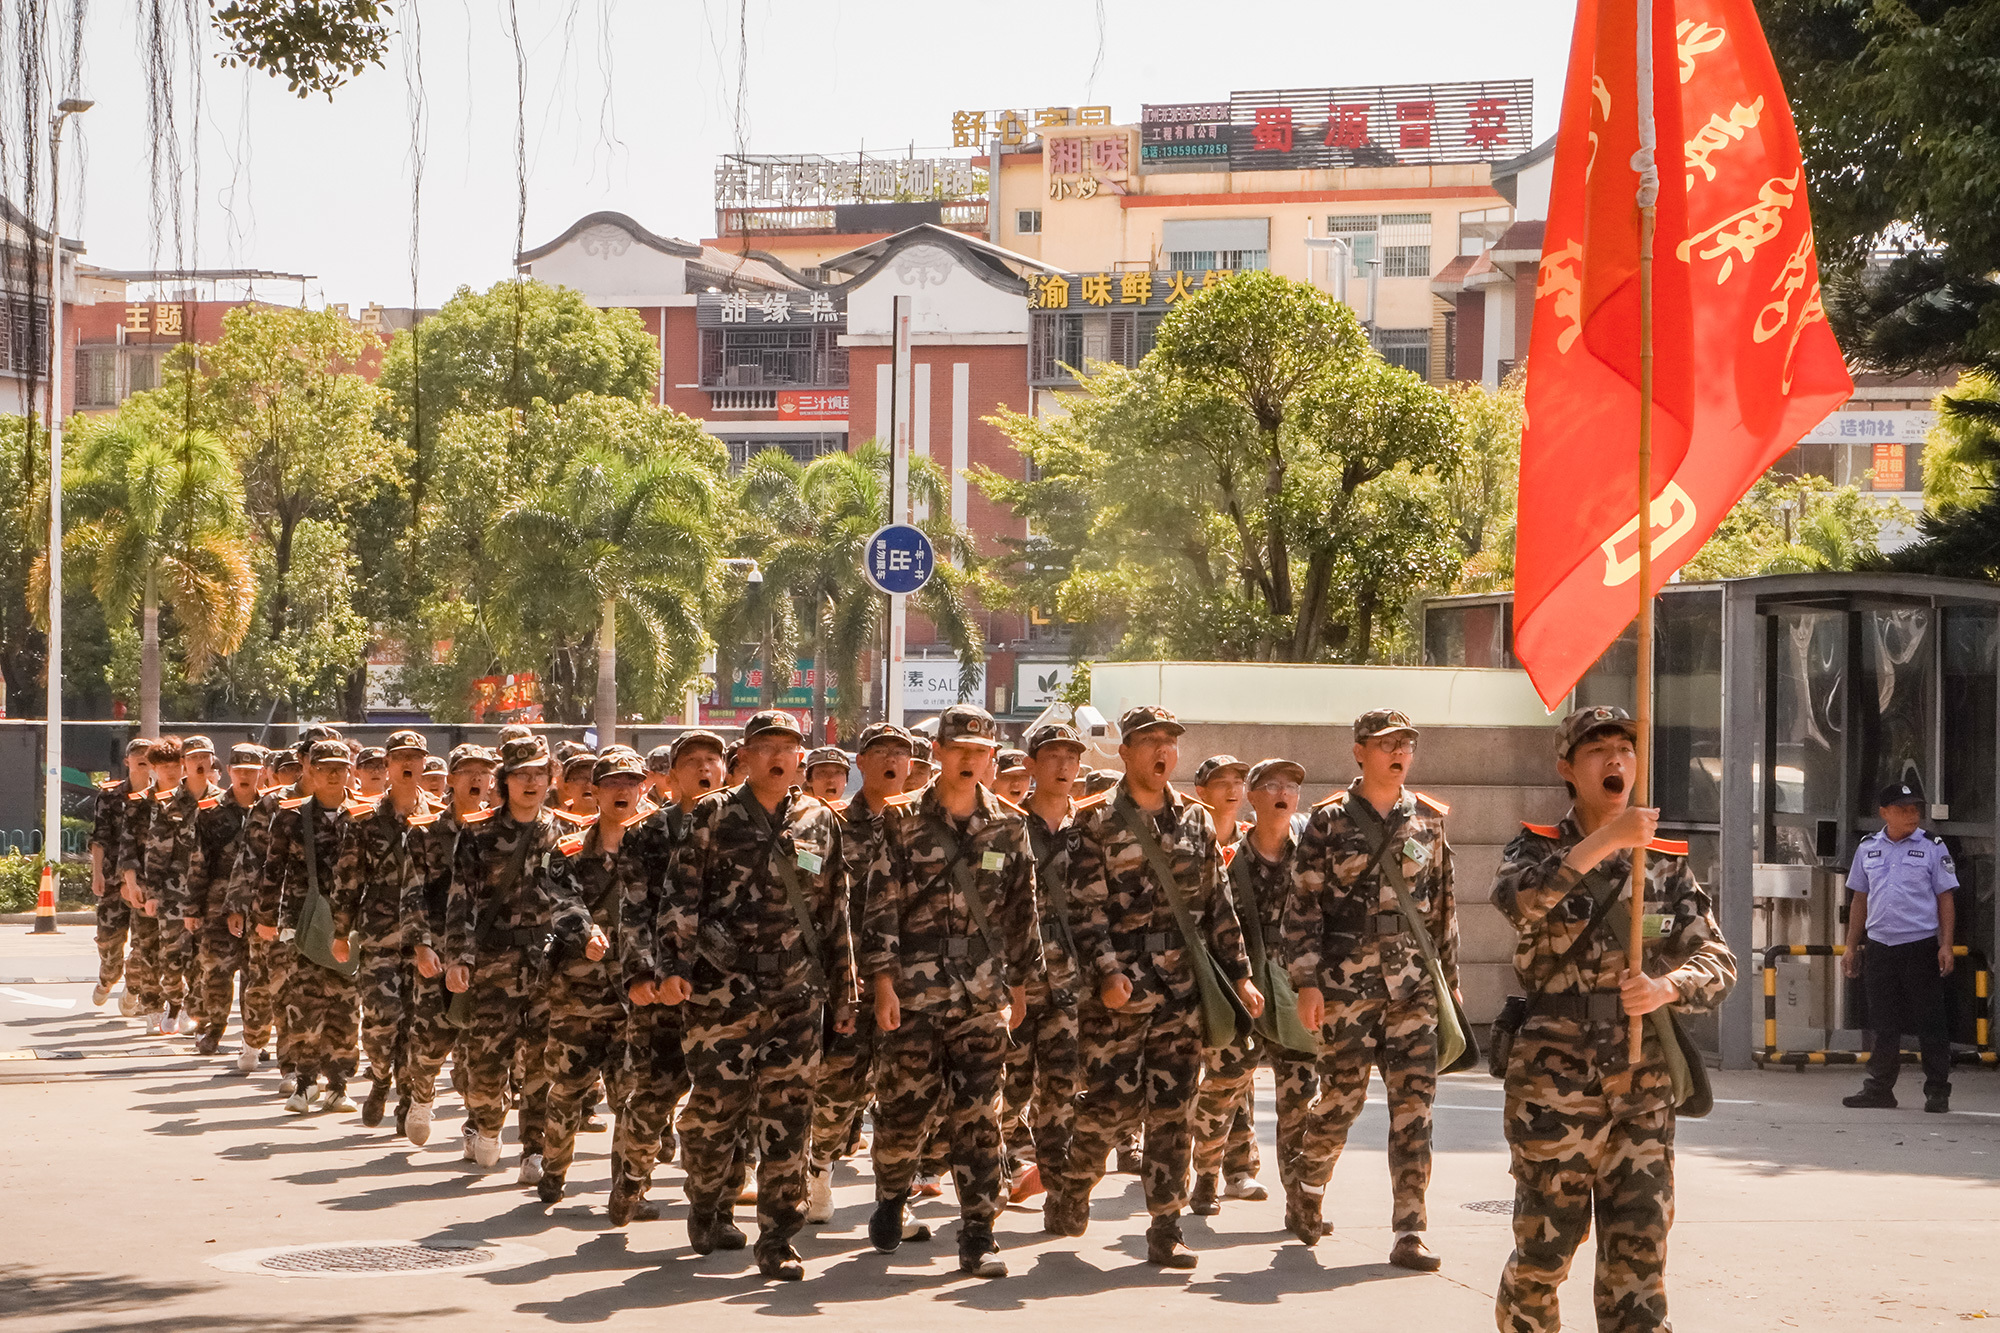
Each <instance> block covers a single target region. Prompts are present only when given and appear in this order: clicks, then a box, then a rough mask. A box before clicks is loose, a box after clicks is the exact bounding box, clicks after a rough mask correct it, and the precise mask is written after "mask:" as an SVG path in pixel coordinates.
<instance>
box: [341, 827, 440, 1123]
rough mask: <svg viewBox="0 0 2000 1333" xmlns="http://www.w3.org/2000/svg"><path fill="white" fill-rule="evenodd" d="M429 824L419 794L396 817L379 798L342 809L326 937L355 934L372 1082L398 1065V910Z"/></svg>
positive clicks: (405, 984)
mask: <svg viewBox="0 0 2000 1333" xmlns="http://www.w3.org/2000/svg"><path fill="white" fill-rule="evenodd" d="M436 818H437V811H436V809H435V808H434V807H433V806H432V804H431V800H430V797H429V796H428V795H426V794H424V793H423V792H421V791H419V792H418V794H417V803H416V806H415V808H414V809H413V810H412V811H411V812H410V814H408V815H402V814H399V813H397V810H396V804H395V801H394V800H393V798H391V797H390V796H388V795H387V794H384V795H382V796H380V797H377V798H376V799H374V800H372V801H352V802H349V804H348V806H347V825H346V829H345V831H344V832H343V833H342V835H341V839H340V863H339V865H338V866H337V867H335V870H334V876H333V892H332V894H331V905H332V908H333V934H334V938H335V939H341V938H344V937H346V936H347V934H348V933H349V932H350V931H352V932H355V933H357V934H358V936H359V938H358V939H356V940H355V947H356V949H357V954H356V957H357V959H358V960H359V963H360V971H359V972H357V973H356V974H355V988H356V990H357V991H358V992H359V994H360V996H361V1054H362V1055H363V1056H364V1057H366V1059H367V1061H368V1077H369V1078H370V1079H371V1080H373V1081H374V1082H376V1083H388V1082H390V1081H391V1080H392V1079H394V1078H396V1076H397V1073H396V1071H397V1069H398V1068H399V1067H400V1066H401V1064H402V1063H403V1053H402V1046H403V1043H404V1034H405V1032H406V1031H407V1029H408V1025H409V998H408V997H409V989H410V983H409V978H410V976H411V975H413V973H414V969H413V967H412V965H411V961H410V953H411V948H412V946H411V942H410V940H409V938H408V936H409V934H410V931H409V930H408V928H407V927H406V925H405V920H404V916H403V911H404V908H405V906H406V904H407V903H408V901H409V897H410V890H411V884H412V881H414V880H416V879H417V878H418V877H419V875H420V874H421V873H422V872H421V869H420V866H421V862H420V860H419V856H420V854H421V848H420V847H418V846H417V845H415V844H416V843H418V841H419V840H420V836H421V835H420V834H419V830H420V829H422V828H424V827H425V826H426V825H427V824H430V823H432V822H434V821H435V820H436Z"/></svg>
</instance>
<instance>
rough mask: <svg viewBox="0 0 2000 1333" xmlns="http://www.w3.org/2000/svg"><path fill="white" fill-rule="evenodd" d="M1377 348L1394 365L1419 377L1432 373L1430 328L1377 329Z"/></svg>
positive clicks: (1375, 340)
mask: <svg viewBox="0 0 2000 1333" xmlns="http://www.w3.org/2000/svg"><path fill="white" fill-rule="evenodd" d="M1374 343H1375V350H1376V351H1378V352H1380V353H1381V354H1382V359H1383V360H1384V361H1387V362H1388V363H1389V364H1390V365H1392V366H1401V367H1402V368H1403V369H1404V370H1407V371H1409V372H1410V373H1411V374H1413V375H1415V376H1416V377H1417V378H1419V379H1429V378H1430V375H1431V331H1430V330H1429V329H1377V330H1375V336H1374Z"/></svg>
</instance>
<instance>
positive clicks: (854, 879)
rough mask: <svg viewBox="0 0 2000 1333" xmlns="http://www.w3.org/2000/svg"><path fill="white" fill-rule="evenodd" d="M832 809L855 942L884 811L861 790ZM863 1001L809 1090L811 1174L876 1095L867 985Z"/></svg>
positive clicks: (843, 1142)
mask: <svg viewBox="0 0 2000 1333" xmlns="http://www.w3.org/2000/svg"><path fill="white" fill-rule="evenodd" d="M835 809H836V810H837V811H838V812H839V814H840V854H841V858H842V860H843V861H845V863H846V868H847V876H848V883H849V884H850V885H851V886H852V889H851V892H850V895H849V902H848V908H849V911H848V925H849V928H850V929H851V930H852V931H853V932H854V935H855V937H856V939H857V940H858V939H859V937H860V934H861V914H862V910H863V908H864V906H865V905H866V902H867V894H866V892H865V891H864V890H865V887H866V885H867V883H868V870H869V867H871V866H872V865H874V863H875V857H876V854H877V853H878V852H879V851H880V850H881V843H882V815H883V812H882V811H880V810H872V811H871V810H870V809H869V808H868V802H867V800H866V799H865V798H864V797H863V796H862V795H861V793H860V792H856V793H855V794H854V799H852V800H850V801H848V802H847V803H846V804H845V805H843V806H836V807H835ZM862 999H863V1003H862V1004H861V1006H860V1008H859V1009H858V1010H856V1012H855V1015H854V1031H852V1032H844V1033H843V1032H837V1033H834V1034H833V1035H832V1036H831V1037H830V1038H828V1040H827V1045H826V1051H825V1053H824V1054H823V1055H822V1056H821V1057H820V1062H819V1084H818V1086H817V1088H816V1089H815V1090H814V1093H813V1130H812V1173H813V1174H814V1175H816V1176H817V1175H823V1174H824V1173H826V1172H827V1171H829V1170H831V1169H832V1168H833V1164H834V1162H835V1161H837V1160H838V1159H839V1158H840V1156H841V1155H842V1154H843V1153H845V1152H846V1151H847V1145H848V1143H850V1142H851V1141H852V1140H853V1136H854V1129H855V1126H856V1124H857V1123H858V1122H859V1121H860V1119H861V1116H862V1113H863V1112H864V1111H866V1110H867V1109H868V1103H869V1100H870V1099H871V1098H872V1097H873V1095H874V1089H875V1052H876V1049H877V1046H878V1045H879V1042H880V1034H879V1033H877V1032H876V1031H875V1006H874V1005H873V1004H871V1003H868V1002H867V989H866V987H863V990H862Z"/></svg>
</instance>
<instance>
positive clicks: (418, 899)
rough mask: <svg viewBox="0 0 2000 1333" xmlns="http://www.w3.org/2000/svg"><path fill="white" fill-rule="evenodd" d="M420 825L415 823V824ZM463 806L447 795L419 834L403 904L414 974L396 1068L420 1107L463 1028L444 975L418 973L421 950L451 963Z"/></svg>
mask: <svg viewBox="0 0 2000 1333" xmlns="http://www.w3.org/2000/svg"><path fill="white" fill-rule="evenodd" d="M412 822H415V821H412ZM463 828H464V825H462V824H460V823H459V816H458V808H457V806H456V805H455V804H453V803H452V801H451V799H450V795H449V793H447V794H446V798H445V805H444V808H443V809H442V810H440V811H438V812H437V817H436V818H434V819H431V820H429V822H428V823H425V824H423V825H421V826H420V827H418V828H417V829H415V830H414V831H413V834H412V837H411V839H410V848H411V856H412V858H413V859H414V860H415V861H416V863H417V864H416V873H415V874H414V875H412V876H411V877H410V879H409V881H408V885H407V889H408V897H407V898H405V899H404V902H403V911H402V918H403V928H404V930H405V931H406V932H407V935H408V941H407V942H408V944H409V946H410V947H409V953H410V970H409V972H408V973H407V974H406V975H405V978H404V980H405V983H406V985H407V986H408V991H407V995H408V1000H407V1002H406V1003H405V1005H404V1014H405V1020H406V1021H405V1027H404V1035H403V1055H402V1063H401V1064H400V1065H399V1066H397V1070H396V1096H397V1099H398V1100H399V1101H404V1102H409V1103H411V1104H415V1103H418V1102H423V1103H429V1102H433V1101H435V1100H436V1099H437V1078H438V1073H439V1071H440V1070H442V1069H443V1068H444V1062H445V1057H446V1056H449V1055H450V1054H451V1052H452V1048H453V1047H454V1046H456V1045H457V1044H458V1040H459V1030H458V1029H457V1028H455V1027H453V1026H452V1025H451V1024H450V1023H449V1022H447V1021H446V1015H447V1014H448V1013H449V1011H450V1009H451V992H450V991H448V990H447V989H446V988H445V984H444V972H443V971H442V970H440V971H439V972H438V974H437V975H436V976H434V977H426V976H424V975H423V974H422V973H421V972H419V971H417V963H416V952H417V949H418V948H419V947H422V948H426V949H429V950H431V951H432V952H433V953H435V954H437V955H438V962H439V963H440V965H442V964H445V963H448V962H450V959H449V957H447V955H446V954H445V947H444V938H445V903H446V900H447V898H448V897H449V895H450V891H451V870H452V856H453V853H454V852H455V851H456V850H457V847H458V838H459V833H460V832H461V830H462V829H463Z"/></svg>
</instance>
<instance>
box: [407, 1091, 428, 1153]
mask: <svg viewBox="0 0 2000 1333" xmlns="http://www.w3.org/2000/svg"><path fill="white" fill-rule="evenodd" d="M403 1137H404V1138H406V1139H408V1140H409V1141H410V1142H411V1143H414V1144H415V1145H417V1147H419V1148H421V1147H423V1146H424V1145H425V1144H426V1143H429V1142H430V1141H431V1104H430V1103H429V1102H412V1103H411V1104H410V1113H409V1114H408V1115H406V1116H404V1117H403Z"/></svg>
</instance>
